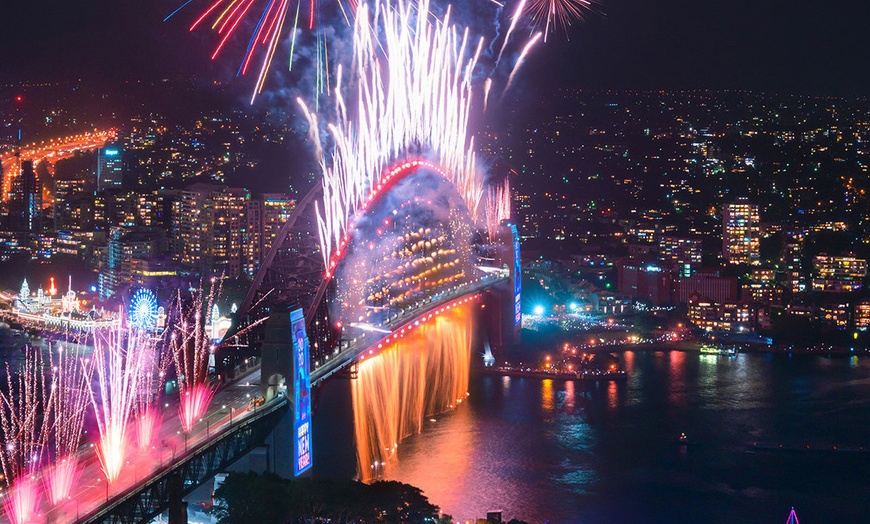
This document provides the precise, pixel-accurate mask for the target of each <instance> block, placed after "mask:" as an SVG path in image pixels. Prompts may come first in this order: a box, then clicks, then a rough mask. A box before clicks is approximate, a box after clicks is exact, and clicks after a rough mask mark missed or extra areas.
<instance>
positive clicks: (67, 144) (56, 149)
mask: <svg viewBox="0 0 870 524" xmlns="http://www.w3.org/2000/svg"><path fill="white" fill-rule="evenodd" d="M114 136H115V130H113V129H112V130H94V131H93V132H89V133H79V134H77V135H70V136H66V137H61V138H56V139H55V138H53V139H51V140H43V141H41V142H34V143H32V144H23V145H22V146H21V160H34V161H36V162H38V161H41V160H49V161H51V162H52V163H54V162H57V161H58V160H62V159H64V158H68V157H70V156H72V155H73V154H75V153H76V152H79V151H89V150H92V149H97V148H99V147H102V146H103V145H105V143H106V142H107V141H109V140H111V139H113V138H114ZM0 165H2V167H3V193H2V198H3V201H6V200H8V198H9V192H10V191H11V190H12V180H13V179H14V178H15V177H17V176H18V162H16V160H15V152H14V151H11V150H8V151H5V152H3V153H2V154H0Z"/></svg>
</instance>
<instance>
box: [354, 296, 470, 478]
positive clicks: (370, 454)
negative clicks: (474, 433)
mask: <svg viewBox="0 0 870 524" xmlns="http://www.w3.org/2000/svg"><path fill="white" fill-rule="evenodd" d="M475 303H476V302H475V301H473V300H468V301H465V302H463V303H462V304H461V305H457V306H455V307H451V308H449V309H448V308H444V309H443V311H440V312H439V314H430V315H428V316H427V317H426V318H424V319H421V321H420V323H419V326H417V327H415V329H414V330H413V332H412V333H409V334H407V335H406V336H404V337H402V338H399V339H394V340H395V341H393V342H391V343H390V344H381V346H383V347H382V348H381V349H379V351H380V353H378V354H376V355H374V356H372V357H368V358H364V360H363V361H362V362H361V363H360V364H359V367H358V376H357V379H356V380H353V381H351V393H352V396H353V413H354V433H355V438H356V447H357V460H358V471H359V474H360V477H362V479H363V480H370V479H372V478H376V477H379V476H383V475H385V474H386V473H387V469H388V468H389V466H390V464H391V463H392V462H393V460H395V457H396V451H397V449H398V445H399V442H401V440H402V439H403V438H405V437H407V436H409V435H411V434H413V433H417V432H419V431H420V430H421V429H422V427H423V419H424V418H426V417H428V416H431V415H434V414H437V413H441V412H443V411H446V410H448V409H451V408H453V407H454V406H455V405H456V404H457V403H459V402H462V401H463V399H465V397H466V392H467V389H468V374H469V369H470V365H471V335H472V326H473V307H474V305H475ZM402 332H403V333H404V330H403V331H402Z"/></svg>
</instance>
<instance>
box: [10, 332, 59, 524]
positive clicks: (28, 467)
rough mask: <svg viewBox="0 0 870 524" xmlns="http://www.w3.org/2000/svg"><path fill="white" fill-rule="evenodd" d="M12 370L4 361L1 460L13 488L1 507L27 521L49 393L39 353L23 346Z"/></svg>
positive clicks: (34, 498) (35, 504)
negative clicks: (15, 370)
mask: <svg viewBox="0 0 870 524" xmlns="http://www.w3.org/2000/svg"><path fill="white" fill-rule="evenodd" d="M17 371H18V372H17V373H16V374H13V373H12V370H11V369H10V366H9V363H8V362H7V363H6V387H5V388H4V390H3V391H0V429H2V431H3V447H2V449H0V464H2V467H3V473H4V474H5V476H6V481H7V483H8V484H9V485H11V487H12V489H11V490H10V491H9V493H8V494H7V495H6V497H5V498H4V499H3V507H4V508H5V510H6V514H7V516H8V517H9V519H10V520H11V521H12V522H15V523H24V522H29V521H30V520H31V519H32V518H33V516H34V515H35V514H36V511H37V510H38V508H39V499H40V490H39V482H38V481H37V480H35V479H34V478H33V477H32V475H33V473H34V472H35V471H36V470H37V469H38V468H39V466H40V465H41V463H42V458H43V454H44V453H45V450H46V447H47V445H48V436H49V422H48V419H49V411H50V406H51V399H50V394H49V393H48V391H47V389H46V379H45V375H46V370H45V366H44V361H43V358H42V353H41V352H40V351H39V349H37V348H32V347H29V346H28V347H25V349H24V362H23V363H22V365H21V367H20V368H19V369H18V370H17Z"/></svg>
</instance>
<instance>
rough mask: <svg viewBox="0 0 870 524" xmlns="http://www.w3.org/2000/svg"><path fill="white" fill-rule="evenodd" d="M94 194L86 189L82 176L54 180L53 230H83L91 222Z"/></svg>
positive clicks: (89, 226) (89, 225)
mask: <svg viewBox="0 0 870 524" xmlns="http://www.w3.org/2000/svg"><path fill="white" fill-rule="evenodd" d="M93 208H94V194H93V191H91V192H89V191H87V181H86V180H84V179H83V178H75V179H69V180H55V182H54V229H55V231H61V230H67V231H83V230H86V229H90V228H91V227H92V224H93Z"/></svg>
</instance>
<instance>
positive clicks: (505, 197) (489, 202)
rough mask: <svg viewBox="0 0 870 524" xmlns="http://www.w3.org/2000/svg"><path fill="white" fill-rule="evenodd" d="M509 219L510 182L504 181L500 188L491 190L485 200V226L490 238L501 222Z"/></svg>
mask: <svg viewBox="0 0 870 524" xmlns="http://www.w3.org/2000/svg"><path fill="white" fill-rule="evenodd" d="M510 218H511V186H510V180H507V179H506V180H505V181H504V183H503V184H502V185H500V186H496V187H494V188H491V189H490V190H489V192H488V193H487V198H486V225H487V228H488V229H489V234H490V237H492V236H493V235H494V233H495V229H496V227H497V226H498V225H499V224H501V222H502V220H510Z"/></svg>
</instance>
